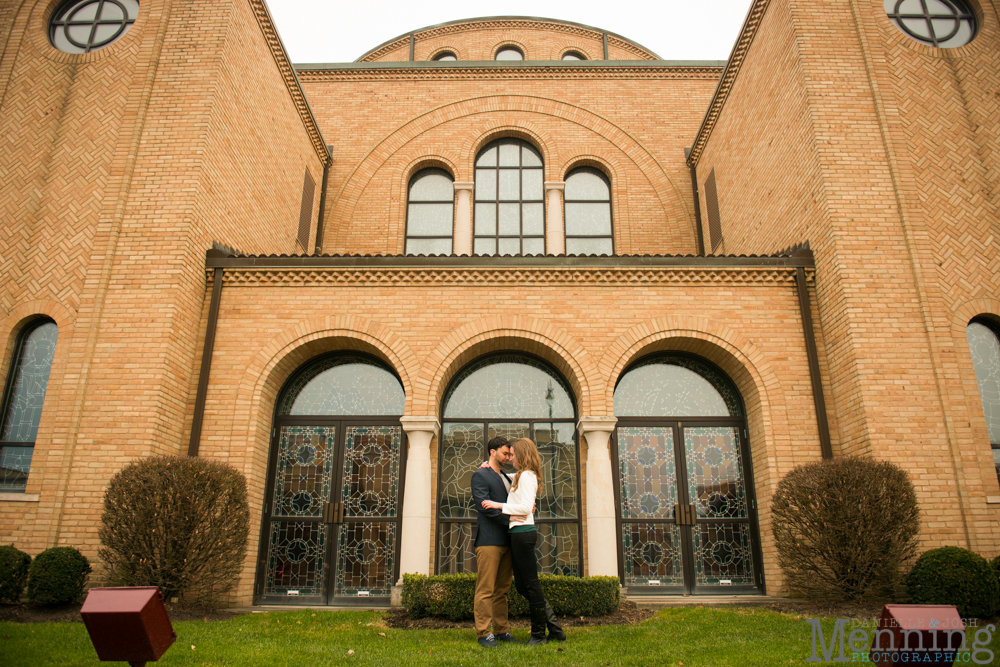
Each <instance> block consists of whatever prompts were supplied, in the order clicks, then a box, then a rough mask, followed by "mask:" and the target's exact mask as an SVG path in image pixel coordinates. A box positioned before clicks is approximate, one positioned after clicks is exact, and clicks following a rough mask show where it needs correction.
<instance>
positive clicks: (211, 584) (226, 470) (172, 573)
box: [98, 456, 250, 607]
mask: <svg viewBox="0 0 1000 667" xmlns="http://www.w3.org/2000/svg"><path fill="white" fill-rule="evenodd" d="M249 529H250V509H249V506H248V504H247V484H246V479H245V478H244V477H243V475H242V474H241V473H240V472H239V471H237V470H236V469H235V468H233V467H231V466H228V465H226V464H224V463H219V462H217V461H211V460H209V459H200V458H188V457H184V456H151V457H148V458H143V459H139V460H137V461H133V462H132V463H129V464H128V465H126V466H125V467H124V468H122V469H121V470H120V471H119V472H118V474H117V475H115V476H114V477H112V478H111V483H110V484H109V485H108V489H107V491H106V492H105V494H104V513H103V514H102V516H101V527H100V531H99V533H98V534H99V536H100V539H101V544H102V545H103V546H102V547H101V548H100V550H99V551H98V554H99V555H100V557H101V559H102V560H103V561H104V562H105V564H106V565H107V568H108V575H109V577H110V579H111V580H112V581H113V582H115V583H118V584H121V585H125V586H159V588H160V591H161V592H162V593H163V596H164V597H165V598H166V599H168V600H169V599H170V598H171V597H174V596H183V598H184V600H185V602H187V603H190V604H195V605H200V606H205V607H216V606H219V605H220V604H224V603H225V601H226V596H227V595H228V593H229V592H230V591H231V590H232V589H233V588H234V587H235V586H236V582H237V580H238V579H239V575H240V571H241V570H242V569H243V561H244V557H245V556H246V550H247V537H248V533H249Z"/></svg>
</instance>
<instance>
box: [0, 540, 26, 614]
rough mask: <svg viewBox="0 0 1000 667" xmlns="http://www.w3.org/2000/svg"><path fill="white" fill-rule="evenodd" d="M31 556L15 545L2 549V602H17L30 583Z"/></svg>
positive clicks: (0, 593)
mask: <svg viewBox="0 0 1000 667" xmlns="http://www.w3.org/2000/svg"><path fill="white" fill-rule="evenodd" d="M30 566H31V556H29V555H28V554H26V553H24V552H23V551H21V550H20V549H18V548H17V547H15V546H14V545H13V544H11V545H9V546H5V547H0V602H10V603H14V602H17V601H18V600H19V599H20V598H21V591H23V590H24V584H25V582H27V581H28V568H29V567H30Z"/></svg>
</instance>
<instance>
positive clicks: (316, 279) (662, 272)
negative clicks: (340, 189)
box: [223, 267, 795, 286]
mask: <svg viewBox="0 0 1000 667" xmlns="http://www.w3.org/2000/svg"><path fill="white" fill-rule="evenodd" d="M223 275H224V280H225V281H226V284H227V285H234V286H239V285H394V286H395V285H398V286H409V285H515V284H517V285H570V284H572V285H581V284H590V285H648V284H668V283H669V284H688V283H704V284H712V285H760V284H777V285H792V284H794V283H795V269H794V268H770V267H763V268H733V269H717V268H675V267H662V268H606V269H591V268H564V269H552V268H524V267H511V268H495V269H494V268H490V269H472V268H458V267H456V268H440V269H433V268H426V269H425V268H389V267H386V268H341V267H331V268H288V269H268V268H240V269H227V270H226V272H225V273H224V274H223Z"/></svg>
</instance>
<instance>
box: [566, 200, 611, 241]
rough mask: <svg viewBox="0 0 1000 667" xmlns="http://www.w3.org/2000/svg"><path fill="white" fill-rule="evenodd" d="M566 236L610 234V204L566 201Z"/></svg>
mask: <svg viewBox="0 0 1000 667" xmlns="http://www.w3.org/2000/svg"><path fill="white" fill-rule="evenodd" d="M566 234H567V236H610V235H611V205H610V204H601V203H594V204H574V203H572V202H567V203H566Z"/></svg>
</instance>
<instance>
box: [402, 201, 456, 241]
mask: <svg viewBox="0 0 1000 667" xmlns="http://www.w3.org/2000/svg"><path fill="white" fill-rule="evenodd" d="M453 208H454V205H453V204H410V206H409V213H408V217H407V221H406V222H407V234H408V235H409V236H451V229H452V226H453V225H452V223H453V221H452V215H453V214H452V211H453Z"/></svg>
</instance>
